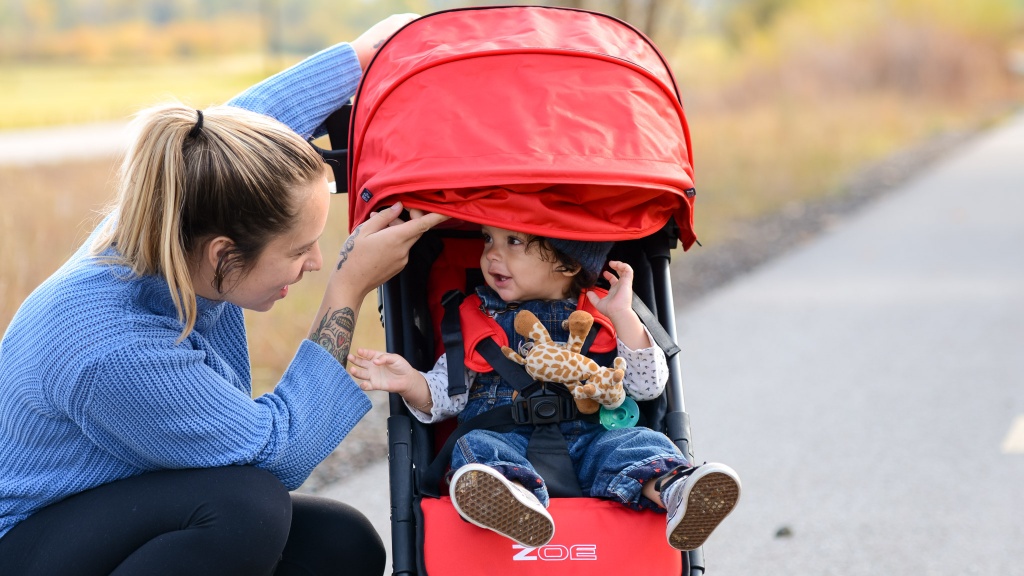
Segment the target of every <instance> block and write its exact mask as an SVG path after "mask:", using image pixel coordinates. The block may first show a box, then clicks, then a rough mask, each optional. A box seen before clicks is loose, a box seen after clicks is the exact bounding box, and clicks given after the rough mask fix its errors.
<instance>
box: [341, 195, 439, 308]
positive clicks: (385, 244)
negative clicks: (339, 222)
mask: <svg viewBox="0 0 1024 576" xmlns="http://www.w3.org/2000/svg"><path fill="white" fill-rule="evenodd" d="M401 213H402V204H401V203H397V204H395V205H393V206H391V207H390V208H385V209H384V210H381V211H380V212H376V213H374V214H373V215H372V216H370V218H369V219H368V220H367V221H366V222H363V223H362V224H360V225H359V227H357V228H356V229H355V230H354V231H353V232H352V235H351V236H349V237H348V240H346V241H345V244H344V246H343V247H342V249H341V254H339V256H338V265H337V266H336V269H335V272H334V273H333V275H332V276H331V284H337V286H335V289H338V290H342V291H346V292H349V291H355V293H354V294H353V296H354V297H355V298H357V299H359V300H361V299H362V298H363V297H365V296H366V295H367V294H369V293H370V291H371V290H373V289H375V288H376V287H377V286H380V285H381V284H383V283H384V282H386V281H387V280H388V279H390V278H391V277H392V276H394V275H395V274H398V273H399V272H400V271H401V270H402V268H405V264H406V262H408V261H409V250H410V249H411V248H412V246H413V244H415V243H416V241H417V240H419V238H420V236H423V234H424V233H425V232H426V231H427V230H430V229H431V228H433V227H434V226H436V225H437V224H440V223H441V222H444V221H445V220H447V219H448V216H443V215H441V214H432V213H431V214H428V213H424V212H421V211H419V210H411V211H410V215H411V216H412V217H411V218H410V219H409V221H408V222H402V221H401V220H399V219H398V216H399V215H400V214H401Z"/></svg>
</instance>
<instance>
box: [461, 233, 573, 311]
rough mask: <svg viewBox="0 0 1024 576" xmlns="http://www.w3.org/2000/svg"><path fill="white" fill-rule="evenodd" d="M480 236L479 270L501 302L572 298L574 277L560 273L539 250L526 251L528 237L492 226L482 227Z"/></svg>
mask: <svg viewBox="0 0 1024 576" xmlns="http://www.w3.org/2000/svg"><path fill="white" fill-rule="evenodd" d="M481 232H483V235H484V251H483V253H482V254H481V255H480V270H481V271H483V273H484V281H485V282H487V285H488V286H490V287H491V289H492V290H494V291H495V292H497V293H498V296H501V299H502V300H504V301H505V302H523V301H525V300H560V299H562V298H565V297H566V296H567V295H568V294H569V287H570V286H571V284H572V277H573V274H572V273H571V272H566V271H563V270H559V263H558V262H557V261H555V260H554V259H552V260H551V261H548V260H544V259H543V258H542V256H541V252H540V248H539V247H537V246H531V247H530V248H529V249H527V244H526V235H525V234H521V233H519V232H512V231H511V230H504V229H501V228H494V227H493V226H483V227H482V228H481Z"/></svg>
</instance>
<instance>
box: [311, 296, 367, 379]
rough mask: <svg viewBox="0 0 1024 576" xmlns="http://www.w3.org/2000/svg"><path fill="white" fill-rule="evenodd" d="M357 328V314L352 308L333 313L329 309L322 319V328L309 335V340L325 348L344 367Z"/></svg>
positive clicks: (319, 327)
mask: <svg viewBox="0 0 1024 576" xmlns="http://www.w3.org/2000/svg"><path fill="white" fill-rule="evenodd" d="M355 328H356V313H355V312H353V311H352V309H351V308H342V309H341V310H335V311H334V312H331V311H330V310H329V309H328V310H327V312H325V313H324V317H323V318H321V319H320V326H318V327H317V329H316V330H314V331H313V333H312V334H310V335H309V339H310V340H312V341H313V342H316V343H317V344H319V345H321V346H323V347H324V350H327V351H328V352H330V353H331V356H334V357H335V358H337V360H338V362H340V363H341V365H342V366H345V364H346V362H347V361H348V352H349V349H350V348H351V347H352V333H353V332H354V331H355Z"/></svg>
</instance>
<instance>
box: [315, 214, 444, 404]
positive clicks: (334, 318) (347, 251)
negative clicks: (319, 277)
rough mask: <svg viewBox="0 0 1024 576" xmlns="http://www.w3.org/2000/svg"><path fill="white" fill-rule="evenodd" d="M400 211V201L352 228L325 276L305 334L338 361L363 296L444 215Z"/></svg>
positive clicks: (398, 264)
mask: <svg viewBox="0 0 1024 576" xmlns="http://www.w3.org/2000/svg"><path fill="white" fill-rule="evenodd" d="M401 213H402V205H401V204H395V205H394V206H392V207H390V208H386V209H384V210H381V211H380V212H377V213H375V214H374V215H373V216H371V217H370V219H369V220H367V221H366V222H363V223H362V224H361V225H360V226H359V227H358V228H356V229H355V231H354V232H352V235H351V236H349V237H348V240H346V241H345V245H344V247H342V249H341V254H340V255H339V258H338V265H337V266H336V268H335V270H334V272H333V273H332V274H331V277H330V279H329V280H328V281H327V291H326V292H324V299H323V301H322V302H321V303H320V309H319V310H318V311H317V313H316V316H315V317H314V320H313V326H312V328H311V329H310V333H309V339H310V340H312V341H313V342H316V343H317V344H319V345H320V346H322V347H323V348H324V349H325V350H327V352H328V353H329V354H331V356H334V357H335V358H337V360H338V362H340V363H341V364H342V366H344V365H345V361H346V360H347V358H348V351H349V347H350V346H351V345H352V335H353V334H354V333H355V328H356V320H357V319H358V318H359V308H360V305H361V304H362V302H363V299H364V298H366V295H367V294H369V293H370V291H371V290H373V289H374V288H376V287H377V286H380V285H381V284H383V283H384V282H385V281H387V280H388V279H389V278H391V277H392V276H394V275H395V274H398V272H399V271H401V270H402V268H404V267H405V263H406V262H408V260H409V249H410V248H412V245H413V244H415V243H416V240H418V239H419V237H420V236H422V235H423V233H424V232H426V231H427V230H430V228H431V227H433V226H435V225H436V224H439V223H441V222H444V221H445V220H447V219H448V217H447V216H442V215H441V214H424V213H422V212H419V211H411V214H412V218H410V219H409V221H408V222H402V221H401V220H399V219H398V215H399V214H401ZM425 388H426V385H424V389H425ZM428 397H429V394H428Z"/></svg>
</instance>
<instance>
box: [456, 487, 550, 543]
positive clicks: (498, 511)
mask: <svg viewBox="0 0 1024 576" xmlns="http://www.w3.org/2000/svg"><path fill="white" fill-rule="evenodd" d="M455 498H456V499H457V500H458V503H457V504H456V508H457V509H458V510H459V511H460V512H461V513H462V515H463V516H464V517H465V518H466V519H467V520H469V521H470V522H472V523H473V524H476V525H477V526H481V527H483V528H487V529H489V530H493V531H495V532H497V533H499V534H501V535H503V536H505V537H507V538H511V539H512V540H515V541H516V542H518V543H520V544H522V545H523V546H528V547H530V548H539V547H541V546H543V545H545V544H547V543H548V542H550V541H551V538H552V537H553V536H554V535H555V527H554V525H553V524H552V523H551V520H549V519H548V518H547V517H546V516H545V515H543V514H540V513H539V512H537V511H536V510H533V509H532V508H530V507H529V506H527V505H525V504H523V503H522V502H520V501H519V500H518V499H517V498H516V497H515V495H513V494H512V492H511V491H510V490H509V488H508V486H505V484H503V483H502V482H501V480H499V479H497V478H495V477H493V476H491V475H490V474H487V473H485V472H478V471H476V470H471V471H469V472H466V473H465V474H463V475H462V476H460V477H459V479H458V480H456V482H455Z"/></svg>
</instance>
